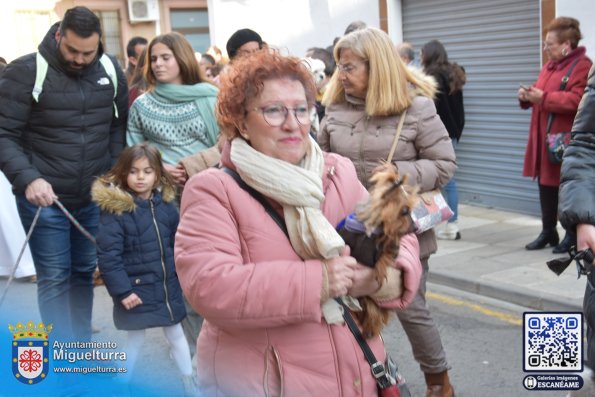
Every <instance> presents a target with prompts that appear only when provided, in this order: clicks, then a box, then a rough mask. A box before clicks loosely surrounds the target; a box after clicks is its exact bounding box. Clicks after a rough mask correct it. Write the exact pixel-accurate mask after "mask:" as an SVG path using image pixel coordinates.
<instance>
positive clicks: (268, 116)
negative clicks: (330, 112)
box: [252, 105, 310, 127]
mask: <svg viewBox="0 0 595 397" xmlns="http://www.w3.org/2000/svg"><path fill="white" fill-rule="evenodd" d="M252 110H254V111H259V112H260V113H261V114H262V117H263V118H264V121H266V123H267V124H268V125H270V126H271V127H280V126H281V125H283V123H285V120H287V115H288V114H289V111H290V110H291V112H292V113H293V115H294V116H295V119H296V120H297V122H298V123H299V124H300V125H306V124H309V123H310V110H309V109H308V107H307V106H305V105H304V106H298V107H296V108H288V107H286V106H283V105H269V106H264V107H259V108H254V109H252Z"/></svg>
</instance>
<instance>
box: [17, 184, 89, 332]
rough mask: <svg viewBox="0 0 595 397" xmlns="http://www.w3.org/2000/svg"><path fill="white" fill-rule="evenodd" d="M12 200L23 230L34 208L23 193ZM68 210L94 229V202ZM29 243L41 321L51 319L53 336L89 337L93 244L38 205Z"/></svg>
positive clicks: (54, 210)
mask: <svg viewBox="0 0 595 397" xmlns="http://www.w3.org/2000/svg"><path fill="white" fill-rule="evenodd" d="M16 201H17V208H18V211H19V215H20V217H21V222H22V223H23V227H24V228H25V230H26V231H28V230H29V228H30V226H31V223H32V222H33V218H34V217H35V212H36V211H37V207H36V206H35V205H33V204H31V203H30V202H29V201H27V199H26V198H25V197H24V196H20V195H17V196H16ZM71 214H72V216H74V218H75V219H76V220H77V221H78V222H79V223H80V224H81V225H82V226H83V228H85V229H86V230H87V231H88V232H89V233H91V234H92V235H95V234H96V233H97V227H98V225H99V209H98V208H97V206H96V205H95V204H94V203H91V204H89V205H87V206H86V207H83V208H81V209H78V210H74V211H71ZM29 246H30V248H31V254H32V255H33V262H34V264H35V271H36V272H37V301H38V305H39V312H40V314H41V319H42V320H43V322H44V323H46V324H53V330H52V336H53V337H54V338H53V339H54V340H60V339H61V340H81V341H88V340H90V339H91V317H92V312H93V272H94V271H95V267H96V263H97V253H96V250H95V245H94V244H93V243H92V242H91V241H89V240H88V239H87V238H86V237H85V236H83V235H82V234H81V232H79V231H78V229H77V228H76V227H75V226H74V225H73V224H72V223H71V222H70V221H69V220H68V218H67V217H66V215H64V213H63V212H62V211H61V210H60V208H58V207H57V206H55V205H52V206H50V207H45V208H43V209H42V210H41V213H40V215H39V218H38V220H37V223H36V225H35V229H33V234H31V239H30V240H29Z"/></svg>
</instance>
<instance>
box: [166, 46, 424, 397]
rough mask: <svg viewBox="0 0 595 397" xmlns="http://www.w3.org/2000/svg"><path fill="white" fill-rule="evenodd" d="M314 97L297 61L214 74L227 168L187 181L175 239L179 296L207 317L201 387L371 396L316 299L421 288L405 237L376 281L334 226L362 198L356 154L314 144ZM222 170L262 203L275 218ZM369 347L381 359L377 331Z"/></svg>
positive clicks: (413, 251) (371, 383) (200, 349)
mask: <svg viewBox="0 0 595 397" xmlns="http://www.w3.org/2000/svg"><path fill="white" fill-rule="evenodd" d="M314 101H315V87H314V83H313V81H312V78H311V75H310V74H309V72H308V70H306V68H304V67H303V65H302V64H301V62H300V60H299V59H298V58H293V57H282V56H280V55H278V54H272V53H269V52H267V51H262V52H259V53H256V54H253V55H251V56H250V57H245V59H241V60H240V59H238V60H237V62H236V63H235V64H234V65H233V67H231V68H230V70H229V72H228V73H227V74H226V75H225V77H224V78H223V79H222V81H221V91H220V93H219V102H218V105H217V114H218V118H219V123H220V125H221V127H222V131H223V132H224V133H225V134H226V136H227V138H228V142H226V144H225V146H224V149H223V153H222V159H221V163H222V165H223V166H224V167H226V168H227V170H225V171H224V170H220V169H210V170H207V171H204V172H202V173H200V174H198V175H197V176H195V177H193V178H191V179H190V180H189V181H188V183H187V184H186V187H185V189H184V194H183V197H182V204H181V221H180V225H179V227H178V234H177V236H176V245H175V260H176V267H177V271H178V274H179V278H180V282H181V284H182V288H183V290H184V293H185V295H186V297H187V298H188V300H189V302H190V303H191V304H192V306H193V307H194V308H195V309H196V311H197V312H199V313H201V314H203V316H204V318H205V322H204V325H203V328H202V330H201V333H200V336H199V338H198V342H197V355H198V377H199V381H200V385H201V387H202V388H203V391H204V393H205V395H208V396H279V395H283V396H287V397H291V396H300V397H302V396H376V395H377V386H376V382H375V379H374V377H373V376H372V373H371V370H370V366H369V365H368V363H367V361H366V359H365V357H364V355H363V353H362V350H361V349H360V347H359V345H358V344H357V342H356V340H355V338H354V336H353V334H352V333H351V332H350V331H349V329H348V328H347V326H346V325H344V324H343V323H342V321H341V320H342V319H341V316H340V315H339V319H338V320H337V319H331V318H330V317H329V319H328V320H327V319H326V318H327V317H325V315H324V314H323V310H322V305H323V303H328V301H329V299H331V298H335V297H340V296H344V295H350V296H354V297H361V296H370V297H372V298H373V299H375V300H376V302H377V303H378V304H379V305H380V306H382V307H386V308H402V307H404V306H405V305H406V304H407V303H408V302H409V301H410V300H411V299H412V298H413V296H414V295H415V293H416V290H417V288H418V286H419V278H420V273H421V266H420V263H419V259H418V257H419V247H418V243H417V240H416V237H415V236H414V235H406V236H404V237H403V238H402V240H401V249H400V251H399V256H398V257H397V259H396V261H395V263H394V267H393V268H389V269H388V274H387V278H386V279H385V280H383V283H382V284H379V283H378V282H377V281H375V279H374V276H373V272H372V269H370V268H368V267H365V266H363V265H360V264H358V263H357V262H356V260H355V259H354V258H353V257H351V256H350V255H349V250H348V249H346V247H345V244H344V242H343V240H342V239H341V238H340V237H339V235H338V234H337V232H336V231H335V225H337V224H338V223H339V222H340V221H341V220H343V219H344V218H345V217H346V216H347V215H349V214H350V213H352V212H353V211H354V209H355V206H356V204H358V203H360V202H362V201H365V200H366V198H367V192H366V190H365V188H364V187H363V186H362V185H361V184H360V183H359V181H358V179H357V176H356V173H355V169H354V167H353V165H352V163H351V161H349V160H348V159H345V158H343V157H341V156H338V155H334V154H327V153H323V152H322V151H321V150H320V148H319V147H318V145H316V143H315V142H314V141H313V140H312V139H311V138H310V136H309V130H310V111H311V110H312V108H313V106H314ZM230 171H233V172H236V173H237V175H239V176H240V177H241V179H242V180H243V182H244V183H245V184H247V185H248V186H249V187H250V188H252V189H254V190H256V191H257V192H258V193H260V194H261V195H262V196H264V197H266V198H265V199H264V200H265V201H266V202H267V203H269V204H270V206H271V207H272V208H270V209H272V210H273V211H276V212H277V214H278V217H279V218H280V222H279V223H276V221H275V220H274V219H273V217H272V216H270V215H269V213H267V210H265V207H264V206H263V204H261V203H260V202H259V201H257V200H256V199H255V198H254V196H252V195H251V194H250V193H249V192H248V191H247V190H245V189H244V188H242V187H241V186H240V185H239V184H238V182H236V180H235V179H234V177H233V176H232V175H230ZM282 227H286V229H287V230H286V232H287V235H288V236H289V239H288V238H287V236H286V234H285V232H284V231H283V230H282ZM401 282H402V284H403V287H402V289H401V288H399V285H400V284H401ZM367 342H368V344H369V346H370V348H371V349H372V351H373V352H374V355H375V356H376V358H377V359H378V360H384V358H385V356H386V353H385V350H384V345H383V342H382V340H381V339H380V337H379V336H376V337H372V338H370V339H368V340H367Z"/></svg>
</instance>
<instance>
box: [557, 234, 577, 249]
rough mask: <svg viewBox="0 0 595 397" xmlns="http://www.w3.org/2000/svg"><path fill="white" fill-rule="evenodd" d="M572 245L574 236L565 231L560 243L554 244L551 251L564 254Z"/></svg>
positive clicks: (574, 243)
mask: <svg viewBox="0 0 595 397" xmlns="http://www.w3.org/2000/svg"><path fill="white" fill-rule="evenodd" d="M573 245H576V237H575V236H573V235H571V234H570V233H568V232H566V234H565V235H564V238H563V239H562V241H560V244H558V245H556V246H555V247H554V249H553V250H552V252H553V253H554V254H565V253H567V252H568V250H570V247H572V246H573Z"/></svg>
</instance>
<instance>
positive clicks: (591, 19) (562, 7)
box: [556, 0, 595, 59]
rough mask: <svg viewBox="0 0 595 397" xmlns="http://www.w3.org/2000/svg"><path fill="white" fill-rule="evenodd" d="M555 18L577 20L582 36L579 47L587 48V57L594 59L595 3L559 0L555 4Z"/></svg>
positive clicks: (579, 0) (581, 0)
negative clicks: (562, 17)
mask: <svg viewBox="0 0 595 397" xmlns="http://www.w3.org/2000/svg"><path fill="white" fill-rule="evenodd" d="M556 16H558V17H560V16H565V17H573V18H576V19H578V20H579V22H580V23H581V25H580V28H581V33H582V34H583V40H582V41H581V42H580V45H584V46H585V47H587V55H588V56H589V57H590V58H591V59H595V1H587V0H559V1H557V2H556Z"/></svg>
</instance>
